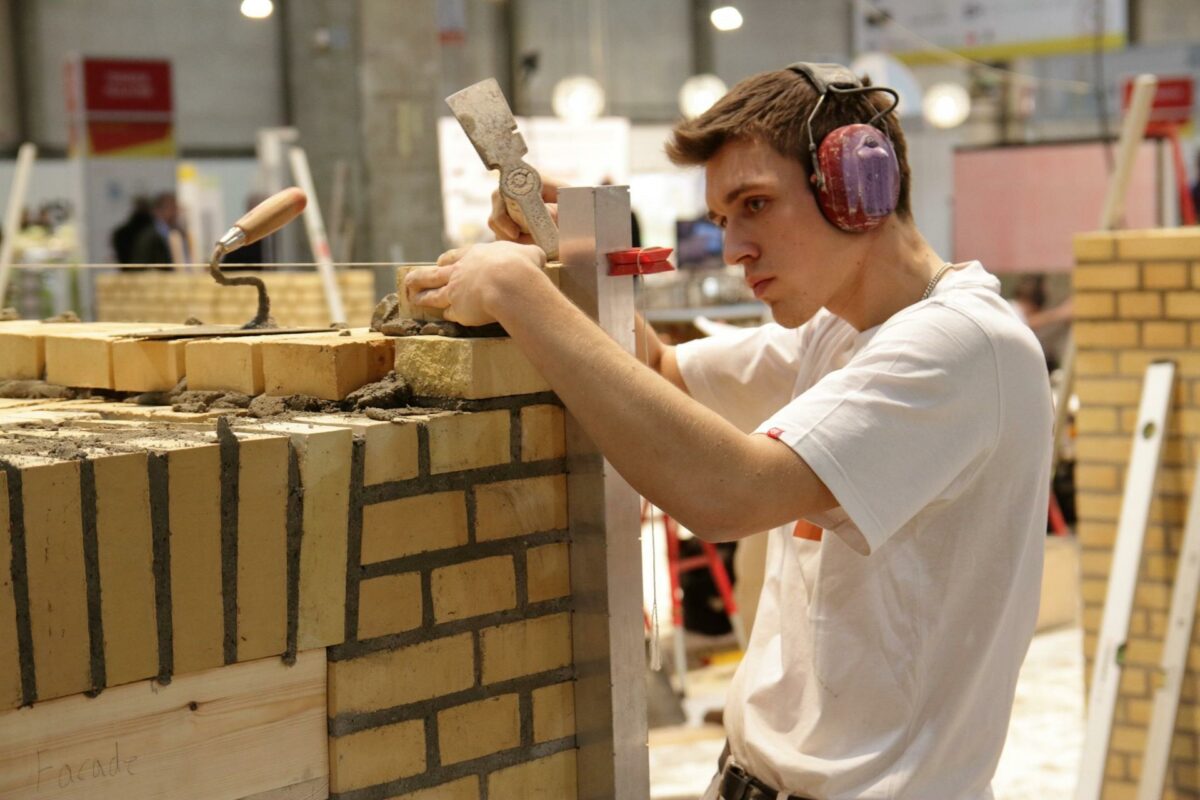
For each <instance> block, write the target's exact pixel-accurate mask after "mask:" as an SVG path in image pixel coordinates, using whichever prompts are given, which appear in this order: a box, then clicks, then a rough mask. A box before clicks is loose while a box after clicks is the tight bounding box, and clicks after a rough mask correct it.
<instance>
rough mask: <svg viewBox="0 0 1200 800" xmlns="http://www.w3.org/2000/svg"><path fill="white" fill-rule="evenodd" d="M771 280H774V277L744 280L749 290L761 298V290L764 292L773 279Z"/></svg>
mask: <svg viewBox="0 0 1200 800" xmlns="http://www.w3.org/2000/svg"><path fill="white" fill-rule="evenodd" d="M773 280H775V279H774V278H754V279H752V280H748V281H746V283H747V284H749V285H750V290H751V291H752V292H754V296H755V297H757V298H759V299H761V298H762V296H763V292H765V291H766V290H767V287H768V286H770V285H771V281H773Z"/></svg>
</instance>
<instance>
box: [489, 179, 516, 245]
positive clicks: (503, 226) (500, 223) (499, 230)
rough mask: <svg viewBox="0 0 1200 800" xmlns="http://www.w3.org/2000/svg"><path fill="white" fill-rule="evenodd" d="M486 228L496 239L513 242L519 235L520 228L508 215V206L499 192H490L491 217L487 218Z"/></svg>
mask: <svg viewBox="0 0 1200 800" xmlns="http://www.w3.org/2000/svg"><path fill="white" fill-rule="evenodd" d="M488 227H489V228H491V229H492V233H494V234H496V238H497V239H502V240H506V241H510V242H511V241H515V240H516V239H517V237H518V236H520V235H521V226H520V225H518V224H517V222H516V220H514V219H513V218H512V217H511V216H509V213H508V206H507V204H505V202H504V197H503V196H502V195H501V194H500V190H498V189H497V190H496V191H494V192H492V215H491V216H490V217H488Z"/></svg>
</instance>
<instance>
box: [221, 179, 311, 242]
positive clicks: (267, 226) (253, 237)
mask: <svg viewBox="0 0 1200 800" xmlns="http://www.w3.org/2000/svg"><path fill="white" fill-rule="evenodd" d="M307 204H308V197H307V196H306V195H305V194H304V192H303V191H301V190H300V189H298V188H296V187H295V186H293V187H291V188H290V189H284V190H283V191H282V192H277V193H276V194H273V195H271V196H270V197H268V198H267V199H266V200H263V201H262V202H261V203H259V204H258V205H256V206H255V207H254V208H252V209H250V210H249V211H247V212H246V213H245V215H244V216H243V217H242V218H241V219H239V220H238V221H237V222H235V223H234V225H235V226H237V227H239V228H241V229H242V230H243V231H245V233H246V241H245V242H244V244H250V243H252V242H257V241H258V240H259V239H261V238H263V237H264V236H269V235H271V234H272V233H274V232H275V231H277V230H279V229H280V228H282V227H283V226H284V225H286V224H288V223H289V222H291V221H292V220H293V219H295V218H296V217H297V216H299V215H300V212H302V211H304V206H306V205H307Z"/></svg>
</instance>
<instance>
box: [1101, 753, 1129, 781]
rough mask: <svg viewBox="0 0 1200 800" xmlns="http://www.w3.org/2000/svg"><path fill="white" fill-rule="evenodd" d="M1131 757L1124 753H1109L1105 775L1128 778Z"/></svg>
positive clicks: (1107, 776)
mask: <svg viewBox="0 0 1200 800" xmlns="http://www.w3.org/2000/svg"><path fill="white" fill-rule="evenodd" d="M1128 761H1129V757H1128V756H1127V755H1125V754H1124V753H1109V755H1108V762H1107V763H1106V764H1105V766H1104V776H1105V777H1106V778H1118V779H1121V778H1128V777H1129V768H1128Z"/></svg>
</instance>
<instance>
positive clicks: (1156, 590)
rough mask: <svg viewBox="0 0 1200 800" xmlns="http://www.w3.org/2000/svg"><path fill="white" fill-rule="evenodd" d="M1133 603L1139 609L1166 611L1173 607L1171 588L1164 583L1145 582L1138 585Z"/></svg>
mask: <svg viewBox="0 0 1200 800" xmlns="http://www.w3.org/2000/svg"><path fill="white" fill-rule="evenodd" d="M1133 602H1134V604H1135V605H1136V606H1137V607H1138V608H1147V609H1151V610H1154V611H1166V610H1167V609H1169V608H1170V607H1171V587H1170V586H1168V585H1167V584H1164V583H1146V582H1144V581H1143V582H1142V583H1139V584H1138V585H1137V589H1136V592H1135V594H1134V599H1133Z"/></svg>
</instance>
